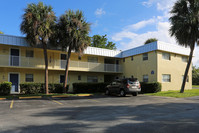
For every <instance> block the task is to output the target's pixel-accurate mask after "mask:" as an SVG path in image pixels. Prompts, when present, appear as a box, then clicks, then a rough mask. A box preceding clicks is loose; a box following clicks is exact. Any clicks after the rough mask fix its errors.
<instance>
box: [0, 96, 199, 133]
mask: <svg viewBox="0 0 199 133" xmlns="http://www.w3.org/2000/svg"><path fill="white" fill-rule="evenodd" d="M198 125H199V97H194V98H186V99H179V98H178V99H177V98H164V97H155V96H144V95H139V96H137V97H133V96H127V97H117V96H109V97H108V96H92V97H66V98H50V99H47V98H46V99H41V98H40V99H23V100H0V132H1V133H12V132H16V133H26V132H27V133H35V132H42V133H49V132H54V133H62V132H67V133H70V132H75V133H89V132H90V133H93V132H96V133H179V132H180V133H187V132H189V133H192V132H193V133H196V132H199V126H198Z"/></svg>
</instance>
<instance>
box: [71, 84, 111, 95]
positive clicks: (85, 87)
mask: <svg viewBox="0 0 199 133" xmlns="http://www.w3.org/2000/svg"><path fill="white" fill-rule="evenodd" d="M108 84H109V83H73V92H74V93H98V92H103V93H104V92H105V88H106V86H107V85H108Z"/></svg>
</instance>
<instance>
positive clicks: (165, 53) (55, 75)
mask: <svg viewBox="0 0 199 133" xmlns="http://www.w3.org/2000/svg"><path fill="white" fill-rule="evenodd" d="M66 54H67V53H65V52H63V51H61V50H59V49H56V50H54V49H49V50H48V59H49V83H61V82H63V80H64V69H65V64H66V56H67V55H66ZM188 55H189V49H187V48H183V47H180V46H176V45H172V44H167V43H163V42H159V41H157V42H154V43H151V44H147V45H143V46H140V47H136V48H132V49H129V50H126V51H117V50H108V49H102V48H95V47H88V48H87V49H86V50H85V52H84V55H83V56H82V57H79V56H78V54H77V53H74V52H73V53H72V55H71V61H70V65H69V78H68V83H69V85H70V89H72V83H74V82H109V81H112V80H114V79H117V78H121V77H132V76H134V77H136V78H138V80H139V81H141V82H161V83H162V90H163V91H165V90H179V89H180V86H181V83H182V79H183V78H182V77H183V74H184V71H185V68H186V64H187V60H188ZM44 64H45V63H44V57H43V49H42V48H33V47H31V46H30V45H29V44H28V43H27V42H26V41H25V38H23V37H17V36H10V35H0V82H3V81H10V82H12V84H13V86H12V92H19V91H20V88H19V84H20V83H25V82H35V83H44V69H45V65H44ZM191 72H192V70H191V68H190V71H189V74H188V80H187V84H186V89H191V87H192V73H191Z"/></svg>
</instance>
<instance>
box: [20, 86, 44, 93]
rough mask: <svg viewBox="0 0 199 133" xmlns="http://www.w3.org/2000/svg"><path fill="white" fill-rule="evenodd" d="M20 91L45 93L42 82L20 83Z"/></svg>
mask: <svg viewBox="0 0 199 133" xmlns="http://www.w3.org/2000/svg"><path fill="white" fill-rule="evenodd" d="M20 91H21V92H20V93H22V94H38V93H44V89H43V84H42V83H23V84H20Z"/></svg>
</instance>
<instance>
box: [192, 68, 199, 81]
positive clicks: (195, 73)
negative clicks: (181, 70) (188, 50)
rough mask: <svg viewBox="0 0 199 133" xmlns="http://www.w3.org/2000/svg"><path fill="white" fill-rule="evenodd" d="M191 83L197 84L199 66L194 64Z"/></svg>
mask: <svg viewBox="0 0 199 133" xmlns="http://www.w3.org/2000/svg"><path fill="white" fill-rule="evenodd" d="M192 84H193V85H199V68H197V67H196V66H193V67H192Z"/></svg>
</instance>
